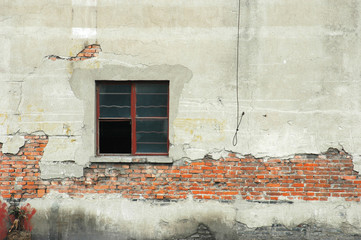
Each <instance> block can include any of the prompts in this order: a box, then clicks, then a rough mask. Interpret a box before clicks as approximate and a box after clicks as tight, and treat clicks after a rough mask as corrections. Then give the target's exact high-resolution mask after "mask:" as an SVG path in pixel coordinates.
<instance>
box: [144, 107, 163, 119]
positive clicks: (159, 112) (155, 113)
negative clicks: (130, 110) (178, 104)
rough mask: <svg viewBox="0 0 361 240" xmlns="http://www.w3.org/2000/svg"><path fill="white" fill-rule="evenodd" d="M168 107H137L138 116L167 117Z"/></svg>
mask: <svg viewBox="0 0 361 240" xmlns="http://www.w3.org/2000/svg"><path fill="white" fill-rule="evenodd" d="M167 114H168V110H167V107H137V117H167Z"/></svg>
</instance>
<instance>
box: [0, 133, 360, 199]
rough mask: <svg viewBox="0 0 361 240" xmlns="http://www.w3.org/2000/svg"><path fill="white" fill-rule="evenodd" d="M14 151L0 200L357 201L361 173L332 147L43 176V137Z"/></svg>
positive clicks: (3, 159) (1, 162) (1, 157)
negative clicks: (53, 196) (60, 196)
mask: <svg viewBox="0 0 361 240" xmlns="http://www.w3.org/2000/svg"><path fill="white" fill-rule="evenodd" d="M24 138H25V139H26V143H25V145H24V146H23V147H22V148H20V150H19V152H18V153H17V154H15V155H9V154H4V153H2V152H1V154H0V166H1V170H0V172H1V178H0V180H1V181H0V182H1V186H0V189H1V195H2V197H3V198H5V199H10V198H14V199H28V198H41V197H43V195H44V194H46V193H49V192H51V191H56V192H59V193H66V194H69V196H71V197H84V195H86V194H114V193H118V194H121V196H122V197H123V198H129V199H168V200H178V199H186V198H189V197H190V198H194V199H205V200H207V199H209V200H235V199H236V198H239V199H244V200H255V201H278V200H285V201H292V200H306V201H308V200H312V201H327V200H328V199H329V198H341V199H344V200H346V201H357V202H359V201H360V197H361V190H359V188H361V179H360V178H359V176H358V173H357V172H355V171H354V170H353V164H352V158H351V156H349V155H348V154H347V153H345V152H339V151H338V150H337V149H329V151H328V152H326V153H324V154H319V155H316V154H303V155H296V156H295V157H294V158H292V159H261V158H259V159H257V158H254V157H252V156H248V157H236V155H235V154H234V153H230V154H229V155H228V156H227V157H225V158H221V159H204V160H202V161H196V162H191V163H188V162H185V163H184V164H182V165H173V164H144V163H137V159H134V160H133V161H134V162H133V163H130V164H125V163H93V164H91V165H90V166H89V167H87V168H85V169H84V174H83V175H84V176H83V177H80V178H75V177H73V178H64V179H48V180H44V179H41V177H40V171H39V163H40V160H41V157H42V155H43V152H44V148H45V147H46V145H47V143H48V137H47V136H31V135H28V136H25V137H24Z"/></svg>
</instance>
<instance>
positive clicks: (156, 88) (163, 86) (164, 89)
mask: <svg viewBox="0 0 361 240" xmlns="http://www.w3.org/2000/svg"><path fill="white" fill-rule="evenodd" d="M136 92H137V93H168V83H138V84H137V85H136Z"/></svg>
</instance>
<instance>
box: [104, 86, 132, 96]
mask: <svg viewBox="0 0 361 240" xmlns="http://www.w3.org/2000/svg"><path fill="white" fill-rule="evenodd" d="M130 91H131V86H130V84H100V85H99V92H100V93H129V94H130Z"/></svg>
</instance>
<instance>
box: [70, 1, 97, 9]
mask: <svg viewBox="0 0 361 240" xmlns="http://www.w3.org/2000/svg"><path fill="white" fill-rule="evenodd" d="M72 4H73V6H90V7H92V6H96V5H97V4H98V1H97V0H73V1H72Z"/></svg>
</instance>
